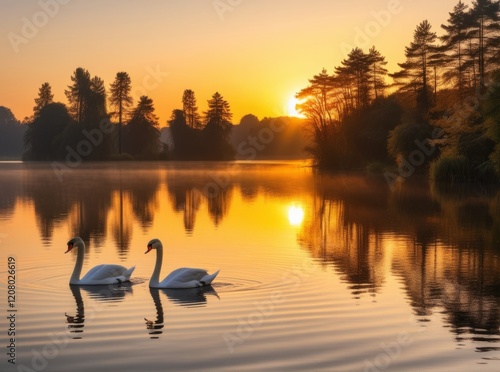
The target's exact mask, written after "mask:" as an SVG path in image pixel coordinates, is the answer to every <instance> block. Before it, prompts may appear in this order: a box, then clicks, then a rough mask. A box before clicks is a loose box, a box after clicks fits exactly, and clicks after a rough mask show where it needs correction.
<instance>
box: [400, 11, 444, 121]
mask: <svg viewBox="0 0 500 372" xmlns="http://www.w3.org/2000/svg"><path fill="white" fill-rule="evenodd" d="M436 39H437V35H436V33H435V32H432V31H431V24H430V23H429V22H428V21H427V20H425V21H422V22H421V23H420V24H419V25H418V26H417V28H416V29H415V32H414V34H413V41H412V42H411V44H410V46H407V47H406V48H405V56H406V62H404V63H399V64H398V65H399V67H401V70H400V71H398V72H396V73H394V74H391V75H390V76H391V77H392V78H393V79H394V80H395V83H396V85H399V86H400V91H409V92H411V91H413V92H415V93H416V102H417V109H418V110H419V112H421V113H426V112H427V111H428V110H429V108H430V104H431V99H430V93H429V90H430V89H429V84H428V81H429V68H431V67H432V66H433V65H434V66H435V64H434V62H435V61H436V53H437V52H438V49H437V47H436V45H435V44H434V43H435V41H436Z"/></svg>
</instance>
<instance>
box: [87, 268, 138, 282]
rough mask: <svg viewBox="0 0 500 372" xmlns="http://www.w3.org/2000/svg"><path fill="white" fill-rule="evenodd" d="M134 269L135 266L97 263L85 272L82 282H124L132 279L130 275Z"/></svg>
mask: <svg viewBox="0 0 500 372" xmlns="http://www.w3.org/2000/svg"><path fill="white" fill-rule="evenodd" d="M134 269H135V266H134V267H132V268H130V269H127V268H126V267H124V266H121V265H108V264H103V265H97V266H95V267H93V268H92V269H90V270H89V271H88V273H87V274H85V276H84V277H83V278H82V279H81V282H84V283H85V282H87V283H93V282H102V284H108V283H116V282H123V281H127V280H129V279H130V275H132V272H133V271H134Z"/></svg>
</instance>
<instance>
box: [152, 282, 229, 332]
mask: <svg viewBox="0 0 500 372" xmlns="http://www.w3.org/2000/svg"><path fill="white" fill-rule="evenodd" d="M160 292H163V293H164V294H165V295H166V296H167V298H168V299H169V300H170V301H171V302H173V303H174V304H175V305H178V306H184V307H204V306H206V305H207V297H208V296H215V297H217V298H218V299H220V297H219V295H218V294H217V291H216V290H215V289H214V288H213V287H212V286H205V287H198V288H188V289H158V288H149V293H151V297H152V298H153V302H154V304H155V307H156V320H154V321H153V320H149V319H147V318H144V320H145V321H146V329H148V330H149V334H150V336H151V338H152V339H157V338H159V335H161V334H162V333H163V331H162V329H163V327H164V313H163V306H162V304H161V299H160Z"/></svg>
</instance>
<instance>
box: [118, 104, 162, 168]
mask: <svg viewBox="0 0 500 372" xmlns="http://www.w3.org/2000/svg"><path fill="white" fill-rule="evenodd" d="M158 126H159V124H158V117H157V116H156V115H155V108H154V105H153V100H152V99H151V98H149V97H147V96H141V98H140V99H139V102H138V104H137V106H136V107H135V108H134V110H133V111H132V116H131V118H130V121H129V122H128V124H127V125H126V126H125V128H124V129H125V130H124V132H125V133H124V137H125V138H124V142H125V151H126V152H128V153H130V154H131V155H132V156H134V157H135V158H137V159H155V158H157V156H158V154H159V151H160V131H159V130H158Z"/></svg>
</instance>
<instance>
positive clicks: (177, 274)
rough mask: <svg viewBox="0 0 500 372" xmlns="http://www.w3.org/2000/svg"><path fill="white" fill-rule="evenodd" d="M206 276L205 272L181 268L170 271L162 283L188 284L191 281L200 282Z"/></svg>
mask: <svg viewBox="0 0 500 372" xmlns="http://www.w3.org/2000/svg"><path fill="white" fill-rule="evenodd" d="M207 274H208V273H207V271H206V270H203V269H191V268H187V267H182V268H180V269H176V270H174V271H172V272H171V273H170V274H168V275H167V277H166V278H165V279H163V281H166V280H168V281H176V282H190V281H191V280H200V279H201V278H203V277H204V276H205V275H207Z"/></svg>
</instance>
